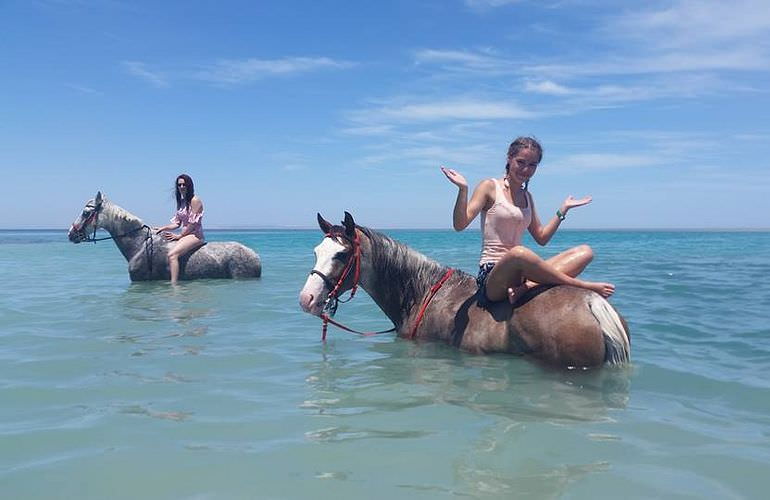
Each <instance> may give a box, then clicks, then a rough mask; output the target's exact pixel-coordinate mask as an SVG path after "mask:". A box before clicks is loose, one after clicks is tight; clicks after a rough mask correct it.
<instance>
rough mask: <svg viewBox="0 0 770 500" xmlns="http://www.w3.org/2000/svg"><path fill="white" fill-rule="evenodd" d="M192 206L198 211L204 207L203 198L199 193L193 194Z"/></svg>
mask: <svg viewBox="0 0 770 500" xmlns="http://www.w3.org/2000/svg"><path fill="white" fill-rule="evenodd" d="M190 208H192V209H193V210H195V211H196V212H197V211H199V210H201V209H203V200H201V199H200V198H198V196H197V195H195V196H193V197H192V200H190Z"/></svg>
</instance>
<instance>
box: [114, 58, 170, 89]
mask: <svg viewBox="0 0 770 500" xmlns="http://www.w3.org/2000/svg"><path fill="white" fill-rule="evenodd" d="M122 64H123V68H125V70H126V71H127V72H128V73H129V74H130V75H133V76H135V77H137V78H140V79H142V80H144V81H146V82H149V83H150V84H152V85H154V86H156V87H168V80H167V78H166V76H165V75H164V74H162V73H159V72H156V71H151V70H149V69H148V68H147V65H146V64H144V63H143V62H139V61H123V63H122Z"/></svg>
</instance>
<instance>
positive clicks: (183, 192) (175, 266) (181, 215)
mask: <svg viewBox="0 0 770 500" xmlns="http://www.w3.org/2000/svg"><path fill="white" fill-rule="evenodd" d="M174 194H175V195H176V213H175V214H174V217H173V218H172V219H171V224H168V225H165V226H163V227H157V228H155V232H156V233H157V234H161V233H162V234H163V237H164V238H165V239H166V240H167V241H176V244H175V245H174V246H173V247H172V248H171V249H170V250H169V252H168V268H169V270H170V271H171V283H176V282H177V280H178V279H179V256H180V255H184V254H186V253H188V252H191V251H193V250H195V249H196V248H198V247H200V246H201V245H203V244H204V243H205V240H204V238H203V226H202V224H201V219H202V218H203V202H202V201H201V200H200V198H198V197H197V196H195V185H194V184H193V180H192V178H190V176H189V175H187V174H181V175H179V176H178V177H177V178H176V182H175V183H174ZM180 226H181V227H182V232H181V233H179V234H175V233H172V232H169V231H170V230H174V229H177V228H179V227H180Z"/></svg>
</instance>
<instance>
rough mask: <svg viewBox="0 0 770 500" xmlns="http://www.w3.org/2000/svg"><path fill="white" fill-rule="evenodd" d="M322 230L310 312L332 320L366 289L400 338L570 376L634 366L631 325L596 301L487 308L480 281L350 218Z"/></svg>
mask: <svg viewBox="0 0 770 500" xmlns="http://www.w3.org/2000/svg"><path fill="white" fill-rule="evenodd" d="M318 224H319V226H320V228H321V231H323V232H324V234H325V237H324V239H323V240H322V241H321V243H320V244H319V245H318V246H317V247H316V248H315V254H316V264H315V267H314V268H313V270H312V271H311V272H310V276H309V277H308V279H307V281H306V282H305V286H304V287H303V288H302V291H301V292H300V294H299V302H300V306H301V307H302V309H303V310H304V311H305V312H308V313H311V314H314V315H316V316H320V317H322V318H328V316H330V315H331V314H333V313H334V310H335V309H336V305H337V300H338V298H339V296H340V295H341V294H342V293H343V292H345V291H347V290H351V289H352V293H355V290H356V288H357V287H358V285H359V284H360V286H361V287H362V288H363V289H364V290H366V292H367V293H368V294H369V295H370V296H371V297H372V299H374V302H375V303H377V305H378V306H379V307H380V309H382V311H383V312H384V313H385V315H386V316H387V317H388V318H389V319H390V320H391V321H392V322H393V324H394V325H395V330H396V332H397V335H398V336H399V337H405V338H412V339H425V340H437V341H443V342H446V343H448V344H451V345H453V346H455V347H457V348H459V349H462V350H465V351H469V352H474V353H510V354H518V355H525V356H528V357H531V358H534V359H536V360H539V361H541V362H543V363H545V364H548V365H551V366H556V367H565V368H586V367H597V366H601V365H603V364H605V363H607V364H622V363H625V362H627V361H628V360H629V355H630V337H629V333H628V326H627V324H626V322H625V321H624V320H623V319H622V318H621V317H620V315H619V314H618V313H617V312H616V311H615V309H614V308H613V307H612V306H611V305H610V304H609V302H607V300H606V299H604V298H602V297H601V296H600V295H598V294H597V293H595V292H592V291H589V290H585V289H582V288H576V287H572V286H566V285H559V286H542V285H541V286H537V287H535V288H533V289H532V290H530V291H529V292H528V293H527V294H526V295H525V296H524V297H522V299H521V300H520V301H519V302H518V303H517V304H515V305H514V306H511V304H509V303H507V302H498V303H492V304H488V305H485V306H481V305H480V304H479V302H478V300H477V287H476V280H475V278H474V277H473V276H471V275H469V274H467V273H464V272H462V271H459V270H451V269H449V268H447V267H444V266H442V265H440V264H439V263H437V262H435V261H433V260H431V259H429V258H428V257H426V256H424V255H422V254H420V253H419V252H416V251H414V250H412V249H411V248H409V247H408V246H406V245H404V244H402V243H399V242H397V241H395V240H393V239H391V238H389V237H387V236H385V235H383V234H381V233H378V232H376V231H373V230H371V229H368V228H366V227H362V226H358V225H356V224H355V222H354V221H353V217H352V216H351V215H350V214H349V213H347V212H345V220H344V222H343V226H334V225H332V224H330V223H329V222H327V221H326V220H324V219H323V217H321V215H320V214H318ZM330 321H332V322H334V321H333V320H330Z"/></svg>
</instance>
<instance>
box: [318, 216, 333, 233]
mask: <svg viewBox="0 0 770 500" xmlns="http://www.w3.org/2000/svg"><path fill="white" fill-rule="evenodd" d="M318 227H320V228H321V231H323V232H324V234H329V230H330V229H331V228H332V224H331V222H329V221H327V220H326V219H324V218H323V217H321V214H320V213H319V214H318Z"/></svg>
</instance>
